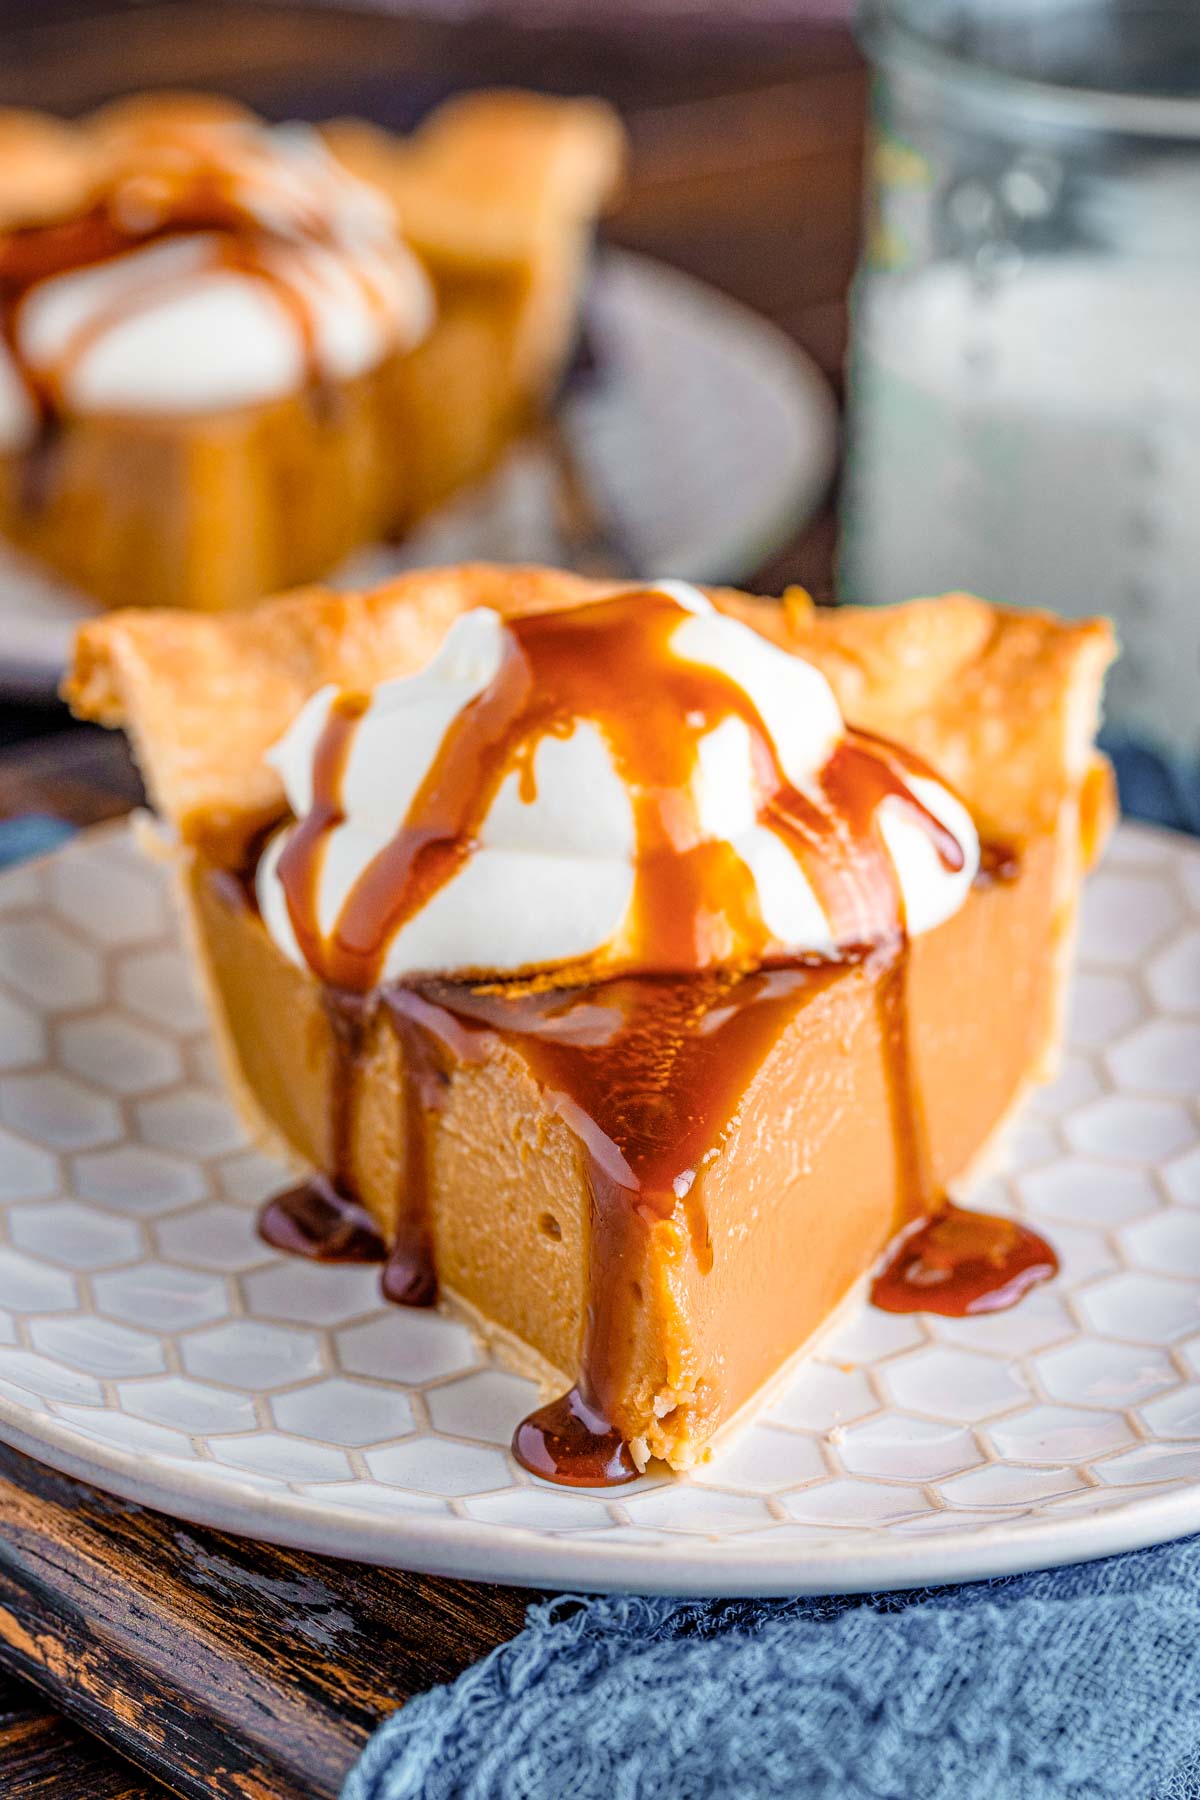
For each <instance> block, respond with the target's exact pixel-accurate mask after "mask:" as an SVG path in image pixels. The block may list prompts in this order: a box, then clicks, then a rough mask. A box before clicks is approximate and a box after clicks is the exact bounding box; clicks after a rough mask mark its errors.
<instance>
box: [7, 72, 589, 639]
mask: <svg viewBox="0 0 1200 1800" xmlns="http://www.w3.org/2000/svg"><path fill="white" fill-rule="evenodd" d="M621 157H622V136H621V129H620V126H619V124H618V123H617V121H616V119H615V117H614V116H613V115H612V114H611V113H610V112H609V111H608V109H607V108H606V107H604V106H603V105H602V104H600V103H599V102H592V101H557V100H550V99H544V98H541V97H539V96H536V95H525V94H517V93H495V94H479V95H474V96H470V97H467V98H464V99H460V100H457V101H455V102H453V103H451V104H448V105H447V106H445V107H443V108H441V109H440V110H439V111H437V112H435V113H434V114H433V115H432V117H431V118H430V119H429V120H428V121H427V122H426V123H425V124H424V125H423V126H422V127H421V128H420V129H419V130H418V131H417V132H415V133H414V134H413V135H412V136H411V137H410V138H407V139H399V138H394V137H391V136H389V135H388V134H387V133H384V132H381V131H377V130H375V129H374V128H372V127H370V126H366V125H359V124H355V123H354V122H349V121H344V122H341V123H338V124H335V125H331V126H330V127H329V128H328V130H327V131H326V132H325V134H324V135H322V134H321V133H319V132H316V131H313V130H310V129H308V128H305V127H300V126H279V127H268V126H266V125H265V124H264V123H263V122H262V121H260V120H258V119H256V118H255V117H254V116H253V115H252V114H250V113H247V112H245V111H243V110H242V109H240V108H238V107H235V106H233V105H232V104H231V103H229V102H227V101H223V100H218V99H215V98H209V97H205V96H202V95H190V96H189V95H174V96H172V95H165V94H160V95H144V96H141V97H139V98H137V99H134V100H127V101H122V102H119V103H117V104H115V105H113V106H110V107H108V108H105V109H104V110H103V111H101V112H99V113H96V114H94V115H93V116H92V117H91V118H90V119H86V120H84V121H82V122H81V123H80V124H76V125H70V124H66V123H63V122H61V121H57V120H53V119H50V118H48V117H46V116H44V115H40V114H28V113H19V112H0V309H2V322H3V333H2V341H0V533H2V534H3V535H4V536H6V537H8V538H9V539H11V540H12V542H14V543H15V544H17V545H19V546H20V547H21V548H22V549H23V550H25V551H27V552H29V553H31V554H32V555H34V556H35V557H37V558H39V559H41V560H42V561H43V562H45V563H47V564H48V565H50V566H51V567H52V568H53V569H55V570H57V571H58V572H60V573H61V574H63V575H65V576H66V577H68V578H69V579H70V580H71V581H73V582H75V583H76V584H78V585H79V586H80V587H81V588H83V589H85V590H86V591H88V592H90V593H91V594H93V595H94V596H96V597H97V598H98V599H100V600H102V601H105V602H107V603H109V604H129V603H139V604H143V605H159V604H162V605H179V606H188V607H195V608H199V609H202V610H208V611H221V610H225V609H228V608H234V607H241V606H245V605H247V604H249V603H250V602H252V601H254V600H256V599H258V598H259V597H261V596H262V595H263V594H265V593H272V592H275V591H277V590H278V589H280V588H282V587H285V586H289V585H292V584H295V583H297V582H302V581H308V580H312V579H313V578H314V577H316V576H319V575H321V574H323V573H325V572H326V571H327V570H329V569H330V568H332V567H333V565H334V564H336V563H337V562H338V561H339V560H340V559H341V558H342V557H344V556H345V555H346V554H347V553H348V552H350V551H351V550H354V549H355V548H357V547H359V546H361V545H363V544H366V543H371V542H375V541H378V540H380V539H392V538H396V537H399V536H401V535H402V534H403V533H404V532H405V531H406V530H407V529H408V527H409V526H410V525H411V524H412V523H413V521H414V520H415V519H417V518H418V517H419V516H420V515H421V514H422V513H424V512H426V511H427V510H428V509H429V508H430V507H432V506H434V505H436V504H437V503H438V502H440V501H441V500H443V499H444V498H445V497H446V496H447V495H449V494H450V493H452V492H453V491H454V490H455V489H457V488H459V487H461V486H463V485H464V484H465V483H468V482H470V481H472V480H474V479H476V478H477V477H478V476H480V475H481V474H482V473H483V472H484V471H485V470H486V469H487V468H488V467H489V465H490V464H491V463H492V462H493V461H494V460H495V458H496V457H497V455H498V454H499V453H500V452H501V451H502V449H503V448H504V447H505V445H506V444H507V443H509V442H510V441H511V439H512V438H513V437H514V436H515V435H516V434H518V433H519V432H521V431H522V430H524V429H525V428H526V427H527V426H528V425H529V423H530V421H531V419H533V418H534V417H535V416H536V415H537V413H538V411H539V409H540V408H541V407H542V405H543V404H544V403H545V402H546V401H547V399H548V397H549V396H550V395H551V393H552V390H553V388H554V386H555V384H556V381H557V379H558V376H559V373H560V371H561V369H562V367H563V365H564V361H565V359H566V357H567V355H568V353H569V350H570V348H571V345H572V342H573V337H574V331H575V316H576V307H577V301H578V296H579V290H580V283H581V279H582V275H583V271H584V265H585V261H586V256H587V251H588V248H589V244H590V240H591V235H592V230H593V226H594V223H595V219H596V216H597V214H598V212H599V211H600V209H601V208H602V206H603V203H604V201H605V199H606V198H607V196H608V195H609V193H610V192H611V190H612V188H613V186H614V183H615V181H616V179H617V176H618V173H619V169H620V163H621Z"/></svg>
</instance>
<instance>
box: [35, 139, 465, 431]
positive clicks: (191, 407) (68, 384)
mask: <svg viewBox="0 0 1200 1800" xmlns="http://www.w3.org/2000/svg"><path fill="white" fill-rule="evenodd" d="M127 155H128V157H129V159H130V160H129V162H128V166H123V167H121V168H119V169H117V170H114V171H112V172H111V173H110V176H109V179H108V181H107V183H106V185H105V186H104V189H103V193H102V196H101V200H100V201H99V202H98V204H100V205H102V207H103V210H104V218H105V221H106V224H105V226H104V229H105V231H106V238H105V242H104V249H105V253H104V254H103V255H101V256H100V257H98V258H97V259H96V260H85V261H84V262H83V263H82V264H81V265H80V266H78V267H68V268H65V269H57V270H54V271H53V272H51V273H48V274H47V275H46V276H45V277H44V278H42V279H40V280H34V281H33V282H32V283H31V284H30V285H29V286H28V287H27V288H26V289H25V291H24V292H23V293H22V294H21V295H20V297H19V298H18V299H17V300H16V301H15V303H14V313H13V323H12V330H11V345H12V349H11V350H10V349H9V348H7V347H5V348H3V351H2V353H0V448H3V449H6V450H14V449H19V448H21V447H23V445H25V444H26V443H28V442H29V441H30V440H31V438H32V436H33V434H34V432H35V430H36V427H37V422H38V416H39V408H38V406H37V404H36V403H35V399H34V393H35V392H36V393H39V394H40V395H41V396H42V397H43V400H44V401H48V402H49V404H51V405H52V406H54V407H55V408H57V409H59V410H62V411H65V412H69V413H82V414H87V413H128V414H133V415H153V414H158V415H164V414H167V415H169V414H180V413H183V414H186V413H195V412H207V411H217V410H221V409H224V408H229V407H238V406H249V405H259V404H262V403H264V402H267V401H271V400H276V399H281V398H283V397H285V396H287V395H289V394H292V393H295V392H297V391H298V390H299V389H300V388H301V387H303V386H304V384H305V383H306V382H308V381H313V380H318V381H320V380H335V381H347V380H350V379H353V378H354V377H355V376H358V375H362V374H365V373H367V372H368V371H369V370H370V369H372V368H375V367H376V366H377V365H378V364H379V363H380V362H381V361H382V360H383V359H384V358H385V357H386V356H388V355H389V354H391V353H393V352H395V351H400V350H406V349H410V348H412V347H413V346H415V345H416V344H417V343H419V342H420V341H421V339H422V338H424V337H425V336H426V335H427V333H428V331H429V328H430V326H431V324H432V321H433V316H434V310H435V303H434V297H433V290H432V288H431V285H430V282H429V278H428V276H427V275H426V273H425V270H424V268H423V267H422V265H421V263H420V262H419V261H418V259H417V258H416V257H415V256H414V255H413V253H412V251H411V250H409V249H408V247H407V246H406V245H405V244H404V242H403V241H402V239H401V238H400V236H399V235H398V232H397V227H396V224H395V221H394V219H393V216H392V213H391V208H390V206H389V204H388V202H387V200H386V198H385V196H384V195H383V194H381V193H379V192H377V191H376V190H375V189H373V188H371V187H369V186H368V185H367V184H366V183H365V182H362V181H360V180H358V179H357V178H356V177H355V176H353V175H351V174H350V173H349V172H348V171H347V170H345V169H343V168H342V167H341V165H340V164H338V163H337V162H335V160H334V158H333V157H332V156H331V155H330V154H329V152H328V151H327V150H326V149H325V147H324V145H323V144H322V142H321V140H320V139H319V137H318V136H317V135H316V133H314V132H311V131H308V130H306V129H304V128H302V127H296V126H286V127H276V128H273V129H272V128H267V127H261V126H256V125H249V124H243V123H240V122H239V123H236V124H229V123H222V124H220V125H209V126H207V127H205V128H203V129H201V130H190V131H188V130H183V131H181V133H180V134H179V136H178V138H177V139H176V138H172V137H170V136H167V137H166V138H164V139H163V140H162V141H159V140H155V141H154V142H151V143H149V144H147V145H145V146H143V147H142V148H141V150H140V151H138V149H137V147H136V146H134V148H133V149H131V150H130V151H129V152H127ZM206 211H211V212H213V214H214V225H215V228H214V229H190V228H189V229H180V228H179V221H180V220H181V219H183V220H190V219H192V218H193V217H195V216H197V215H200V216H201V217H202V216H203V214H204V213H205V212H206ZM114 234H115V236H114ZM110 239H111V240H112V241H109V240H110ZM114 243H115V245H116V247H115V248H114ZM13 352H15V355H14V354H13Z"/></svg>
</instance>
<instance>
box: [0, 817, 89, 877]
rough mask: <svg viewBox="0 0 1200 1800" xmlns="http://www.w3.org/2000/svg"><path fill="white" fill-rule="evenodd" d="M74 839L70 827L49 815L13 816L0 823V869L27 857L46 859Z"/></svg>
mask: <svg viewBox="0 0 1200 1800" xmlns="http://www.w3.org/2000/svg"><path fill="white" fill-rule="evenodd" d="M74 835H75V827H74V826H73V825H68V824H67V822H66V820H65V819H55V818H52V817H51V816H50V814H49V813H17V814H16V815H15V817H13V818H11V819H0V869H8V868H11V867H13V866H14V864H16V863H19V862H24V861H25V860H26V859H27V858H28V857H30V856H46V855H48V854H49V852H50V851H51V850H57V849H58V847H59V845H60V844H65V843H66V841H67V839H68V838H69V837H73V836H74Z"/></svg>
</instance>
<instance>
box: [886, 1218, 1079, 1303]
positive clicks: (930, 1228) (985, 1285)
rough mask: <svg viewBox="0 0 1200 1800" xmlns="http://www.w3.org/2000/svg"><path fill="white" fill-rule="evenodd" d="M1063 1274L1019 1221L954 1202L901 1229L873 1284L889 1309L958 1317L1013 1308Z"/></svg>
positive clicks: (1050, 1252) (1044, 1246) (1042, 1242)
mask: <svg viewBox="0 0 1200 1800" xmlns="http://www.w3.org/2000/svg"><path fill="white" fill-rule="evenodd" d="M1057 1273H1058V1258H1057V1257H1056V1256H1055V1254H1054V1251H1053V1250H1052V1249H1051V1247H1050V1245H1049V1244H1048V1243H1047V1242H1046V1240H1045V1238H1043V1237H1039V1236H1038V1234H1037V1232H1035V1231H1031V1230H1030V1229H1029V1227H1028V1225H1022V1224H1021V1223H1020V1221H1019V1220H1017V1219H1003V1218H999V1217H997V1216H996V1215H995V1214H993V1213H978V1212H968V1211H966V1210H965V1209H964V1208H962V1207H960V1206H955V1205H954V1203H953V1201H950V1200H947V1201H944V1202H943V1203H942V1205H941V1206H940V1207H939V1208H938V1210H937V1211H936V1212H934V1213H933V1214H932V1216H931V1217H929V1218H925V1219H918V1220H917V1222H916V1223H915V1224H914V1225H912V1226H910V1228H909V1229H908V1230H907V1231H906V1232H904V1233H903V1234H902V1235H901V1237H900V1238H899V1240H898V1241H897V1243H896V1245H895V1246H894V1248H893V1250H892V1251H891V1253H890V1255H889V1257H888V1260H887V1263H886V1265H885V1267H884V1269H883V1270H882V1272H881V1273H880V1274H879V1275H877V1276H876V1277H875V1280H874V1282H873V1283H872V1286H871V1302H872V1304H873V1305H874V1306H878V1307H881V1308H882V1309H883V1311H884V1312H932V1313H942V1314H945V1315H948V1316H949V1317H950V1318H954V1319H961V1318H965V1317H967V1316H968V1315H971V1314H974V1313H985V1312H999V1311H1001V1310H1002V1308H1004V1307H1007V1306H1015V1305H1016V1303H1017V1301H1018V1300H1019V1299H1020V1298H1021V1296H1022V1295H1023V1294H1025V1293H1026V1292H1028V1290H1029V1289H1030V1288H1031V1287H1033V1286H1035V1285H1036V1284H1037V1283H1038V1282H1041V1281H1049V1280H1050V1278H1051V1277H1052V1276H1053V1275H1056V1274H1057Z"/></svg>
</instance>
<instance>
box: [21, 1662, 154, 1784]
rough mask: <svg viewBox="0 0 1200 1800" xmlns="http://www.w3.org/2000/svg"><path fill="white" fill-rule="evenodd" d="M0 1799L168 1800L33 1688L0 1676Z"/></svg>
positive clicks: (143, 1777)
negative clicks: (0, 1794)
mask: <svg viewBox="0 0 1200 1800" xmlns="http://www.w3.org/2000/svg"><path fill="white" fill-rule="evenodd" d="M0 1793H2V1794H4V1795H5V1796H7V1797H8V1800H16V1797H17V1796H19V1797H20V1800H166V1794H167V1789H166V1788H164V1787H162V1786H160V1784H159V1783H158V1782H157V1781H154V1780H152V1779H151V1777H150V1776H148V1775H141V1774H139V1773H138V1771H137V1770H136V1769H134V1768H132V1767H131V1766H130V1764H129V1763H127V1762H124V1761H122V1760H121V1759H120V1758H119V1757H116V1756H112V1755H110V1754H109V1753H108V1752H107V1751H105V1750H104V1749H102V1748H101V1747H100V1745H99V1744H97V1742H96V1740H95V1738H92V1737H89V1736H88V1735H87V1733H86V1732H83V1731H80V1730H78V1729H77V1728H76V1727H75V1726H74V1725H71V1724H69V1723H68V1722H67V1721H66V1720H65V1719H63V1718H62V1717H61V1716H60V1715H59V1714H58V1713H57V1712H55V1711H54V1709H53V1707H52V1706H51V1705H50V1704H49V1703H48V1702H47V1701H46V1700H43V1699H42V1697H41V1695H39V1694H38V1693H37V1692H36V1691H35V1690H34V1689H33V1688H31V1687H28V1686H26V1684H25V1683H24V1682H22V1681H13V1680H11V1679H9V1678H8V1677H7V1676H4V1675H0Z"/></svg>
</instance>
